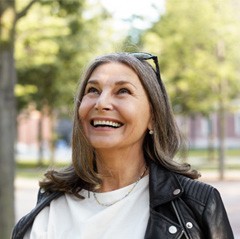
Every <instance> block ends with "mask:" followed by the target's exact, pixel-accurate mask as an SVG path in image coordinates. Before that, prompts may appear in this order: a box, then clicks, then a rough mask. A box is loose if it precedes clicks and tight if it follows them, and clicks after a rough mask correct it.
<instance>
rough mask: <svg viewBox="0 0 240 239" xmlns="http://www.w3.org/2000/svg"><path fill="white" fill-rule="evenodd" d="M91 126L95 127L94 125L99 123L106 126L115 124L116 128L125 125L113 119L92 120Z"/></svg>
mask: <svg viewBox="0 0 240 239" xmlns="http://www.w3.org/2000/svg"><path fill="white" fill-rule="evenodd" d="M90 122H91V124H92V125H94V123H95V124H96V123H98V124H102V123H103V124H105V125H112V124H115V126H121V125H123V123H122V122H121V121H119V120H116V119H112V118H92V119H91V120H90Z"/></svg>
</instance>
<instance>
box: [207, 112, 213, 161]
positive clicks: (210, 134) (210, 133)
mask: <svg viewBox="0 0 240 239" xmlns="http://www.w3.org/2000/svg"><path fill="white" fill-rule="evenodd" d="M207 122H208V161H209V162H210V161H211V162H213V161H214V160H215V153H214V151H215V150H214V132H213V122H212V118H211V116H208V117H207Z"/></svg>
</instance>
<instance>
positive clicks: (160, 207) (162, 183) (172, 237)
mask: <svg viewBox="0 0 240 239" xmlns="http://www.w3.org/2000/svg"><path fill="white" fill-rule="evenodd" d="M182 193H183V188H182V186H181V185H180V183H179V181H178V179H177V177H176V176H175V175H174V174H173V173H171V172H170V171H168V170H166V169H164V168H162V167H160V166H157V165H156V164H155V163H151V164H150V174H149V194H150V217H149V221H148V226H147V229H146V233H145V239H158V238H159V239H162V238H164V239H180V238H182V236H183V228H182V227H181V225H180V224H179V223H178V221H177V220H176V215H175V213H174V211H173V209H172V207H171V201H172V200H174V199H175V198H178V197H180V196H181V194H182Z"/></svg>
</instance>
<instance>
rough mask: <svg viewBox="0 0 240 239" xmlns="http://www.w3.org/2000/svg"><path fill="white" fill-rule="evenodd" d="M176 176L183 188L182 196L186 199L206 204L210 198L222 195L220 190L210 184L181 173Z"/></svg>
mask: <svg viewBox="0 0 240 239" xmlns="http://www.w3.org/2000/svg"><path fill="white" fill-rule="evenodd" d="M176 177H177V179H178V181H179V183H180V185H181V186H182V188H183V194H182V196H183V197H184V198H186V199H189V200H193V201H196V202H198V203H200V204H202V205H203V206H204V205H205V204H206V203H207V202H208V201H209V199H210V198H211V199H214V198H219V197H220V194H219V192H218V190H217V189H216V188H214V187H213V186H211V185H209V184H206V183H204V182H201V181H199V180H196V179H191V178H188V177H186V176H183V175H180V174H176Z"/></svg>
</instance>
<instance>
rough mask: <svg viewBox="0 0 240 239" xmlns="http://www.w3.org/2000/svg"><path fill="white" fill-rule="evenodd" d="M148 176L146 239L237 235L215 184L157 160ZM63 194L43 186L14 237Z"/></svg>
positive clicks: (230, 237) (215, 238) (213, 238)
mask: <svg viewBox="0 0 240 239" xmlns="http://www.w3.org/2000/svg"><path fill="white" fill-rule="evenodd" d="M149 177H150V178H149V193H150V218H149V221H148V226H147V229H146V233H145V239H184V238H185V239H203V238H204V239H234V236H233V233H232V229H231V226H230V224H229V220H228V217H227V214H226V211H225V208H224V205H223V202H222V199H221V197H220V195H219V192H218V191H217V190H216V189H215V188H213V187H212V186H210V185H207V184H204V183H202V182H199V181H197V180H192V179H189V178H187V177H184V176H182V175H179V174H176V173H172V172H169V171H168V170H166V169H164V168H162V167H160V166H157V165H156V164H154V163H151V165H150V176H149ZM61 195H62V193H61V192H54V193H50V194H49V193H47V192H42V191H41V190H40V191H39V195H38V202H37V205H36V207H35V208H34V209H33V210H32V211H31V212H30V213H29V214H27V215H26V216H25V217H23V218H22V219H21V220H20V221H19V222H18V223H17V225H16V226H15V228H14V230H13V234H12V239H22V238H23V236H24V235H25V233H26V231H27V229H28V228H29V227H30V226H31V225H32V222H33V221H34V218H35V217H36V215H37V214H38V213H39V212H40V211H41V210H42V209H43V208H44V207H46V206H48V205H49V204H50V202H51V201H52V200H53V199H57V198H58V197H60V196H61Z"/></svg>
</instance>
